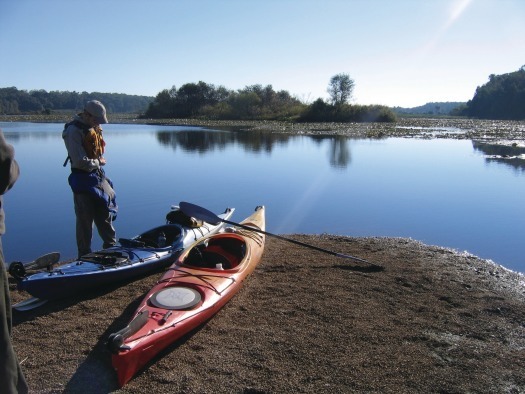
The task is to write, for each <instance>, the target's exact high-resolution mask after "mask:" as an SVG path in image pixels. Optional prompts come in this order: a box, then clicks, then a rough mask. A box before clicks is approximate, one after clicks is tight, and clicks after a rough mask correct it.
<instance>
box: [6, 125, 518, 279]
mask: <svg viewBox="0 0 525 394" xmlns="http://www.w3.org/2000/svg"><path fill="white" fill-rule="evenodd" d="M469 125H471V127H472V128H473V129H475V124H474V125H473V126H472V123H469ZM484 127H486V126H484ZM0 128H2V130H3V131H4V133H5V135H6V138H7V139H8V141H9V142H10V143H11V144H13V145H14V147H15V150H16V158H17V160H18V162H19V164H20V167H21V171H22V174H21V177H20V179H19V181H18V182H17V183H16V185H15V187H14V188H13V189H12V190H11V191H9V192H8V193H7V194H6V196H5V208H6V222H7V233H6V235H5V236H3V238H2V242H3V244H4V252H5V255H6V261H8V262H10V261H13V260H21V261H30V260H32V259H34V258H35V257H37V256H39V255H41V254H44V253H47V252H50V251H60V252H61V253H62V257H63V258H70V257H74V256H75V255H76V247H75V236H74V212H73V201H72V195H71V191H70V189H69V186H68V184H67V176H68V175H69V168H64V167H63V166H62V163H63V162H64V159H65V158H66V150H65V148H64V144H63V142H62V138H61V131H62V128H63V125H62V124H36V123H15V122H14V123H7V122H6V123H0ZM424 131H425V130H423V134H424ZM446 131H447V132H451V133H452V132H455V130H448V129H447V130H446ZM429 133H434V131H432V130H430V131H429ZM105 137H106V140H107V144H108V147H107V154H106V158H107V161H108V164H107V166H106V172H107V174H108V176H109V177H110V178H112V180H113V181H114V183H115V188H116V191H117V201H118V203H119V216H118V219H117V221H116V223H115V226H116V228H117V235H118V236H120V237H124V238H129V237H131V236H133V235H135V234H137V233H139V232H142V231H144V230H147V229H148V228H150V227H153V226H155V225H158V224H161V223H163V222H164V220H165V215H166V213H167V212H168V210H169V208H170V206H171V205H172V204H178V202H180V201H190V202H193V203H195V204H198V205H201V206H204V207H206V208H207V209H210V210H212V211H215V212H219V211H223V210H224V209H225V208H226V207H235V208H236V209H237V210H236V212H235V214H234V217H233V219H232V220H234V221H241V220H242V219H243V218H244V217H246V216H248V215H249V214H250V213H251V212H252V211H253V209H254V208H255V206H257V205H265V206H266V207H267V231H269V232H272V233H277V234H291V233H308V234H318V233H331V234H340V235H349V236H392V237H410V238H413V239H417V240H420V241H422V242H424V243H427V244H432V245H439V246H445V247H450V248H454V249H457V250H460V251H467V252H469V253H472V254H475V255H478V256H480V257H483V258H487V259H492V260H493V261H495V262H496V263H499V264H502V265H504V266H506V267H508V268H511V269H514V270H519V271H525V258H524V257H523V255H524V246H523V245H524V236H525V204H524V198H525V182H524V180H525V179H524V178H525V164H524V163H525V161H524V159H523V154H524V153H525V152H523V151H521V149H522V148H520V146H512V145H509V146H508V147H502V146H501V145H499V144H498V145H494V144H492V143H490V142H487V141H479V140H476V141H472V140H469V139H461V140H457V139H448V138H439V139H428V138H421V139H420V138H386V139H349V138H347V137H343V136H337V137H328V136H307V135H297V136H290V135H284V134H272V133H268V132H262V131H251V132H249V133H247V132H236V131H227V130H209V129H208V130H207V129H203V128H199V127H175V126H149V125H123V124H120V125H119V124H109V125H106V127H105ZM93 246H94V247H95V248H98V247H100V240H99V239H98V238H97V237H96V238H95V239H94V242H93ZM306 252H307V251H306V250H305V253H306ZM309 253H310V252H309ZM319 257H320V258H322V254H320V256H319Z"/></svg>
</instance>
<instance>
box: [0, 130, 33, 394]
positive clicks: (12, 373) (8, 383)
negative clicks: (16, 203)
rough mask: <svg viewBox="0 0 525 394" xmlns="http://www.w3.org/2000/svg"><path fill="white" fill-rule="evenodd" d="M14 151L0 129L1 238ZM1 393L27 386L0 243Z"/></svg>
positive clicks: (13, 173) (13, 179)
mask: <svg viewBox="0 0 525 394" xmlns="http://www.w3.org/2000/svg"><path fill="white" fill-rule="evenodd" d="M14 157H15V151H14V149H13V147H12V146H11V145H9V144H8V143H7V142H6V140H5V138H4V134H3V133H2V130H0V235H3V234H4V233H5V221H4V207H3V201H2V195H3V194H5V193H6V192H7V191H8V190H9V189H11V187H12V186H13V184H14V183H15V182H16V180H17V179H18V175H19V174H20V169H19V167H18V163H17V162H16V161H15V159H14ZM0 265H1V267H0V282H1V286H2V288H1V289H0V392H2V393H8V394H12V393H13V394H14V393H27V391H28V389H27V383H26V379H25V377H24V374H23V373H22V369H21V368H20V364H19V363H18V359H17V357H16V353H15V351H14V349H13V343H12V342H11V330H12V315H11V296H10V294H9V282H8V279H7V273H6V270H5V261H4V252H3V249H2V241H1V240H0Z"/></svg>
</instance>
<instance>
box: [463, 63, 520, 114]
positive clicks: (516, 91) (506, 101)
mask: <svg viewBox="0 0 525 394" xmlns="http://www.w3.org/2000/svg"><path fill="white" fill-rule="evenodd" d="M457 115H463V116H468V117H471V118H480V119H501V120H525V66H522V67H521V68H520V69H519V70H518V71H515V72H511V73H508V74H502V75H494V74H491V75H490V76H489V82H487V83H486V84H485V85H483V86H478V88H477V89H476V93H475V94H474V97H473V98H472V100H469V101H468V102H467V103H466V104H465V105H464V106H463V107H461V108H458V110H457Z"/></svg>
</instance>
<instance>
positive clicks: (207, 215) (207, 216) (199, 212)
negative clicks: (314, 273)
mask: <svg viewBox="0 0 525 394" xmlns="http://www.w3.org/2000/svg"><path fill="white" fill-rule="evenodd" d="M179 207H180V209H181V211H182V212H184V213H185V214H186V215H188V216H193V217H195V218H197V219H200V220H204V221H205V222H208V223H211V224H218V223H219V222H223V223H227V224H231V225H233V226H236V227H240V228H243V229H246V230H249V231H255V232H258V233H261V234H265V235H269V236H272V237H275V238H279V239H281V240H283V241H288V242H291V243H294V244H296V245H301V246H304V247H307V248H310V249H315V250H317V251H319V252H324V253H328V254H331V255H333V256H337V257H342V258H345V259H351V260H355V261H359V262H361V263H365V264H370V265H373V266H378V265H377V264H373V263H371V262H369V261H367V260H364V259H360V258H359V257H354V256H350V255H348V254H343V253H338V252H333V251H331V250H327V249H323V248H320V247H318V246H314V245H310V244H306V243H304V242H300V241H296V240H295V239H290V238H286V237H282V236H280V235H277V234H272V233H269V232H266V231H264V230H261V229H257V228H254V227H250V226H245V225H243V224H240V223H235V222H231V221H229V220H225V219H221V218H220V217H218V216H217V215H215V214H214V213H213V212H211V211H208V210H207V209H205V208H202V207H199V206H198V205H195V204H191V203H189V202H181V203H180V204H179Z"/></svg>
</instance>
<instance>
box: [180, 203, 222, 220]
mask: <svg viewBox="0 0 525 394" xmlns="http://www.w3.org/2000/svg"><path fill="white" fill-rule="evenodd" d="M179 208H180V210H181V211H182V212H184V214H186V215H187V216H190V217H194V218H196V219H199V220H203V221H205V222H207V223H210V224H219V223H220V222H222V219H221V218H220V217H218V216H217V215H215V214H214V213H213V212H211V211H208V210H207V209H206V208H203V207H199V206H198V205H195V204H192V203H189V202H184V201H181V203H180V204H179Z"/></svg>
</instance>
